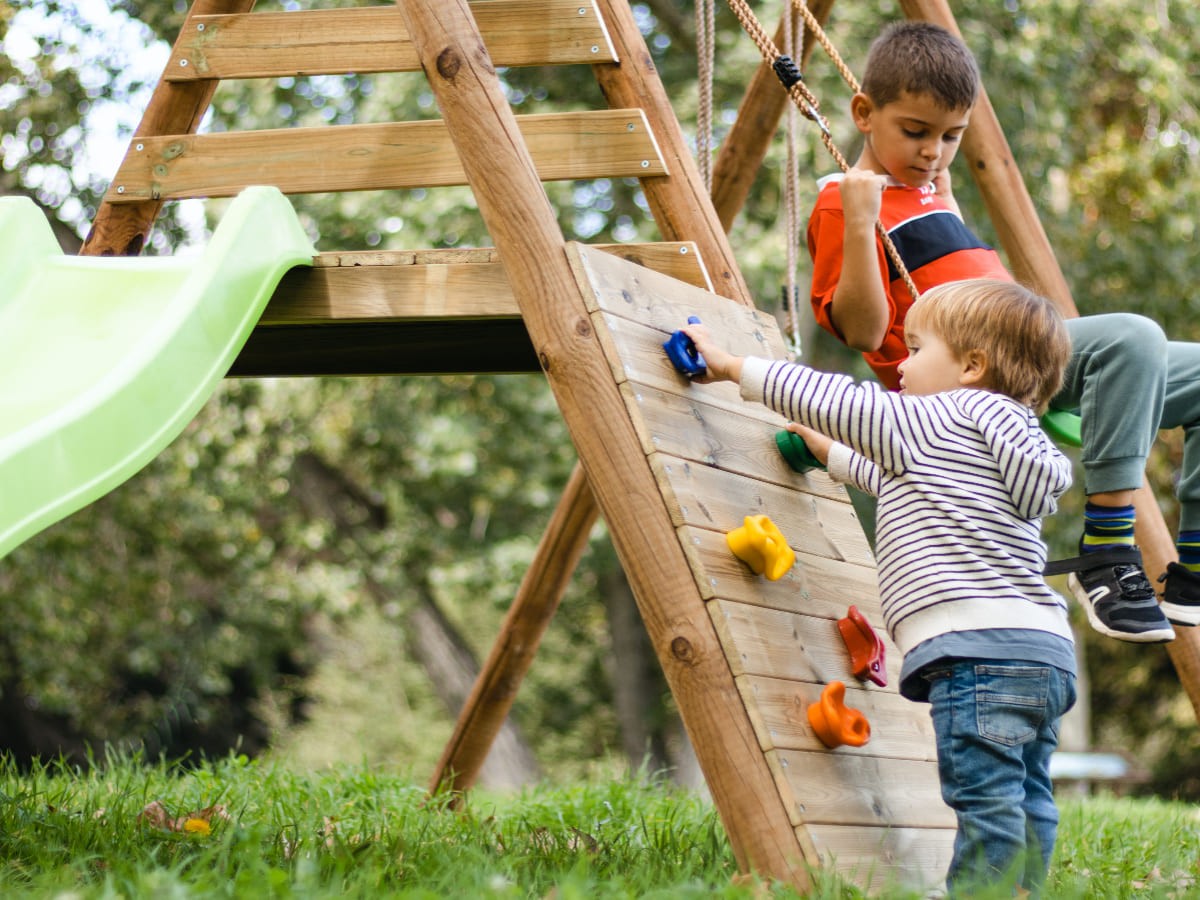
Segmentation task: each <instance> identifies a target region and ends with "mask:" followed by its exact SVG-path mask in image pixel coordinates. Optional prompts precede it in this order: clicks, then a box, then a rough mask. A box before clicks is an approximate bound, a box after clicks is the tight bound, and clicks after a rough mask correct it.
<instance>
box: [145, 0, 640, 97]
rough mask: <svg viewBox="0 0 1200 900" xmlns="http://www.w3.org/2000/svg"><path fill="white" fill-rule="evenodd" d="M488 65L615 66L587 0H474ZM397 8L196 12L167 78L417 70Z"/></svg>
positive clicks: (175, 51) (592, 5)
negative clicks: (225, 13)
mask: <svg viewBox="0 0 1200 900" xmlns="http://www.w3.org/2000/svg"><path fill="white" fill-rule="evenodd" d="M471 9H472V12H473V13H474V15H475V21H476V23H477V24H478V26H479V32H480V34H481V35H482V36H483V40H484V43H486V44H487V48H488V53H489V54H490V55H491V58H492V63H493V65H497V66H549V65H569V64H572V63H577V64H593V63H599V62H616V61H617V58H616V51H615V50H614V49H613V46H612V41H610V40H609V38H608V33H607V31H606V30H605V28H604V23H603V21H601V19H600V13H599V10H597V9H596V5H595V3H594V2H591V0H582V2H580V0H484V2H476V3H473V4H471ZM420 68H421V61H420V59H419V58H418V56H417V52H416V50H415V48H414V47H413V45H412V41H411V40H410V39H409V36H408V30H407V28H406V27H405V25H404V19H403V18H402V17H401V16H400V14H399V13H398V12H397V11H396V8H395V7H394V6H375V7H358V8H350V9H314V10H296V11H289V12H261V13H245V14H229V15H211V16H198V17H196V18H195V19H194V20H193V21H192V22H190V23H189V25H188V27H187V28H185V29H184V31H183V33H182V34H181V37H180V40H179V41H178V42H177V43H176V45H175V47H174V49H173V50H172V53H171V58H170V60H168V62H167V67H166V71H165V75H164V78H165V79H166V80H167V81H172V82H183V81H197V80H200V79H227V78H278V77H281V76H285V75H291V76H295V75H337V74H343V73H350V72H354V73H369V72H412V71H420Z"/></svg>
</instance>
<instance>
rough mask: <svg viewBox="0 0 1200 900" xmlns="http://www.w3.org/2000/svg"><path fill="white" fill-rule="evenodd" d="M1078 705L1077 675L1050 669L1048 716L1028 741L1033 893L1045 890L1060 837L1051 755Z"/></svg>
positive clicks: (1027, 884) (1028, 869) (1028, 882)
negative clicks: (1067, 717) (1065, 720)
mask: <svg viewBox="0 0 1200 900" xmlns="http://www.w3.org/2000/svg"><path fill="white" fill-rule="evenodd" d="M1074 705H1075V676H1073V675H1071V674H1069V673H1067V672H1064V671H1062V670H1061V669H1056V668H1053V667H1052V668H1051V669H1050V683H1049V692H1048V695H1047V698H1046V718H1045V719H1044V720H1043V721H1042V724H1041V727H1040V728H1039V729H1038V733H1037V737H1036V738H1034V739H1033V740H1032V741H1030V742H1029V743H1028V744H1025V745H1024V747H1025V757H1024V758H1025V823H1026V832H1027V834H1028V836H1029V837H1028V850H1027V851H1026V855H1025V880H1024V883H1023V885H1022V886H1023V887H1024V888H1025V889H1026V890H1028V891H1029V892H1030V893H1031V894H1032V895H1033V896H1035V897H1036V896H1038V895H1039V894H1040V893H1041V890H1042V886H1043V885H1044V884H1045V882H1046V873H1047V872H1049V871H1050V857H1051V856H1052V855H1053V854H1054V844H1055V841H1056V840H1057V838H1058V807H1057V806H1056V805H1055V803H1054V787H1053V785H1052V783H1051V781H1050V755H1051V754H1052V753H1053V752H1054V751H1055V750H1056V749H1057V748H1058V731H1059V726H1060V724H1061V722H1062V717H1063V716H1064V715H1065V714H1066V713H1067V711H1068V710H1070V709H1071V707H1072V706H1074Z"/></svg>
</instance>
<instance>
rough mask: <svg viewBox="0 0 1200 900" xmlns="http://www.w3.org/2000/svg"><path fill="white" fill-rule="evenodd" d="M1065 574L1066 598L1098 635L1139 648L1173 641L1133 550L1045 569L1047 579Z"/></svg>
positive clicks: (1111, 550)
mask: <svg viewBox="0 0 1200 900" xmlns="http://www.w3.org/2000/svg"><path fill="white" fill-rule="evenodd" d="M1064 572H1069V573H1070V574H1069V576H1068V577H1067V586H1068V587H1070V588H1071V593H1072V594H1074V595H1075V599H1077V600H1078V601H1079V605H1080V606H1082V607H1083V609H1084V612H1086V613H1087V617H1088V621H1089V622H1090V623H1091V625H1092V627H1093V628H1095V629H1096V630H1097V631H1098V632H1100V633H1101V634H1104V635H1108V636H1109V637H1113V638H1116V639H1117V640H1119V641H1132V642H1134V643H1138V644H1161V643H1163V642H1165V641H1170V640H1173V639H1174V637H1175V629H1173V628H1172V627H1171V623H1170V622H1168V621H1167V617H1166V615H1164V614H1163V611H1162V607H1160V606H1159V605H1158V598H1157V597H1155V596H1154V588H1153V587H1151V586H1150V581H1149V579H1147V578H1146V573H1145V572H1143V571H1142V554H1141V551H1140V550H1138V548H1137V547H1127V546H1123V545H1122V546H1114V547H1110V548H1108V549H1105V550H1097V551H1095V552H1094V553H1085V554H1083V555H1082V556H1077V557H1075V558H1074V559H1063V560H1059V561H1057V562H1052V563H1050V564H1049V565H1048V566H1046V574H1047V575H1062V574H1063V573H1064ZM1197 599H1198V600H1200V597H1198V598H1197ZM1197 608H1198V609H1200V607H1197Z"/></svg>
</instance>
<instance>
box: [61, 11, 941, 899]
mask: <svg viewBox="0 0 1200 900" xmlns="http://www.w3.org/2000/svg"><path fill="white" fill-rule="evenodd" d="M252 7H253V0H197V2H196V3H195V4H194V5H193V7H192V8H191V10H190V12H189V13H188V16H187V18H186V20H185V22H184V25H183V29H182V31H181V34H180V37H179V39H178V40H177V42H176V44H175V47H174V50H173V52H172V55H171V59H170V62H169V63H168V66H167V71H166V73H165V75H164V78H163V80H162V82H161V83H160V84H159V85H158V87H157V89H156V91H155V93H154V95H153V98H152V100H151V102H150V105H149V107H148V109H147V112H146V115H145V117H144V118H143V121H142V123H141V125H140V126H139V128H138V131H137V133H136V134H135V136H134V139H133V141H132V142H131V146H130V149H129V152H128V153H127V155H126V157H125V159H124V161H123V163H122V164H121V167H120V169H119V171H118V173H117V176H116V178H114V180H113V184H112V187H111V188H110V190H109V192H108V193H107V195H106V196H105V199H104V203H103V204H102V206H101V209H100V210H99V212H98V215H97V218H96V220H95V222H94V224H93V228H92V232H91V234H90V235H89V237H88V240H87V242H86V245H85V249H84V252H85V253H89V254H130V253H137V252H139V251H140V249H141V247H142V246H143V245H144V244H145V241H146V236H147V234H148V231H149V229H150V227H151V225H152V224H153V221H154V219H155V218H156V216H157V215H158V213H159V211H160V209H161V207H162V204H163V203H164V202H166V201H168V200H176V199H183V198H186V197H221V196H229V195H231V194H233V193H236V192H237V191H238V190H240V188H241V187H244V186H246V185H249V184H262V183H266V184H274V185H277V186H278V187H280V188H281V189H283V190H284V191H285V192H288V193H303V192H307V191H333V190H338V191H341V190H382V189H395V188H406V187H434V186H441V185H455V184H466V185H469V186H470V188H471V190H472V192H473V194H474V197H475V201H476V203H477V205H478V208H479V211H480V213H481V215H482V217H483V220H484V222H485V224H486V226H487V228H488V231H489V232H490V234H491V236H492V239H493V241H494V243H495V247H494V249H484V250H469V251H457V250H456V251H433V250H415V251H407V252H388V253H337V252H327V253H322V254H321V256H320V257H319V258H318V259H317V260H316V261H315V262H316V265H315V266H314V267H313V269H312V270H310V271H301V270H296V271H294V272H293V273H291V275H289V277H288V278H286V279H285V280H284V282H283V283H282V284H281V286H280V288H279V290H278V291H277V292H276V295H275V297H274V298H273V300H272V301H271V303H270V305H269V307H268V310H267V312H266V313H265V314H264V318H263V320H262V322H261V323H260V326H259V328H258V329H257V330H256V332H255V334H254V336H253V337H252V338H251V341H250V342H249V343H248V344H247V347H246V349H245V350H244V351H243V353H242V357H241V358H240V359H239V361H238V363H237V364H236V365H235V368H234V370H233V374H260V375H309V374H355V373H363V374H366V373H372V374H388V373H397V372H439V371H449V370H451V369H448V368H446V367H447V366H448V365H449V364H448V363H447V360H448V359H453V360H460V361H461V360H466V361H468V362H469V363H470V364H471V366H472V367H471V368H469V369H466V370H467V371H532V370H535V369H536V370H541V371H543V372H545V374H546V377H547V379H548V381H549V383H550V385H551V388H552V390H553V391H554V394H555V397H556V399H557V402H558V404H559V407H560V409H561V411H562V414H563V416H564V419H565V421H566V424H567V426H568V428H569V431H570V433H571V436H572V439H573V441H574V444H575V446H576V449H577V451H578V453H579V458H580V463H581V468H578V469H577V470H576V472H575V473H574V474H573V475H572V477H571V479H570V480H569V482H568V485H567V488H566V490H565V492H564V496H563V498H562V500H561V501H560V504H559V507H558V510H557V511H556V513H555V515H554V518H553V519H552V521H551V522H550V525H549V527H548V530H547V533H546V535H545V537H544V538H543V540H542V543H541V546H540V547H539V549H538V552H537V554H536V557H535V560H534V563H533V565H532V566H531V568H530V570H529V573H528V574H527V576H526V578H525V580H524V582H523V583H522V586H521V588H520V590H519V592H518V595H517V597H516V598H514V601H513V604H512V607H511V610H510V613H509V617H508V620H507V621H506V625H505V633H504V634H503V635H502V637H501V640H499V641H497V644H496V646H495V648H494V649H493V651H492V656H491V658H489V660H488V661H487V663H486V664H485V666H484V671H483V673H482V674H481V676H480V679H479V682H478V683H477V684H476V687H475V691H474V693H473V695H472V697H471V698H470V699H469V700H468V703H467V707H466V709H465V710H464V714H463V716H462V717H461V718H460V720H459V723H458V727H457V728H456V731H455V735H454V736H453V737H452V739H451V742H450V744H449V745H448V747H447V749H446V753H445V754H444V756H443V759H442V762H441V764H440V765H439V771H438V773H437V775H436V776H435V782H438V783H441V782H443V781H444V780H448V781H449V783H450V784H451V786H452V787H455V788H464V787H467V786H469V784H470V780H471V778H472V777H473V772H472V771H470V770H471V766H472V765H474V764H476V763H477V762H480V761H481V750H482V751H483V752H485V751H486V746H487V744H488V743H489V742H490V739H491V737H492V736H493V735H494V733H495V729H498V727H499V721H498V719H500V720H502V719H503V716H504V715H505V714H506V713H507V711H508V708H509V706H510V705H511V702H512V697H513V694H514V693H515V690H516V686H517V684H519V681H520V674H521V673H523V671H524V667H527V666H528V664H529V663H530V661H531V659H532V654H533V652H534V648H536V646H537V640H538V638H540V636H541V633H542V631H543V629H544V628H545V627H546V624H547V623H548V621H549V619H550V618H551V617H552V615H553V613H554V610H555V608H556V606H557V603H558V599H559V597H560V596H561V593H562V590H563V589H564V587H565V585H566V582H567V580H568V579H569V577H570V575H571V572H572V570H573V568H574V566H575V563H576V562H577V560H578V558H579V555H580V554H581V553H582V551H583V548H584V546H585V545H586V542H587V537H588V533H589V531H590V529H591V526H592V525H593V523H594V522H595V519H596V516H597V515H598V514H600V513H602V514H603V515H604V517H605V519H606V521H607V523H608V527H609V531H610V533H611V534H612V538H613V542H614V544H615V546H616V549H617V552H618V555H619V557H620V559H621V562H622V565H623V567H624V569H625V572H626V575H627V576H628V578H629V581H630V584H631V586H632V588H633V591H634V594H635V597H636V598H637V602H638V607H639V610H640V612H641V615H642V618H643V621H644V622H645V624H646V628H647V631H648V633H649V636H650V638H651V642H652V644H653V646H654V647H655V651H656V653H657V655H658V658H659V660H660V662H661V664H662V666H663V670H664V672H665V674H666V677H667V681H668V683H669V685H670V687H671V690H672V692H673V694H674V696H675V698H676V701H677V704H678V706H679V709H680V713H681V716H682V719H683V722H684V725H685V727H686V728H687V730H688V734H689V737H690V738H691V742H692V744H693V747H694V748H695V751H696V754H697V757H698V760H699V762H700V765H701V768H702V770H703V772H704V774H705V777H706V780H707V782H708V785H709V788H710V790H711V792H712V796H713V799H714V802H715V805H716V806H717V808H718V811H719V812H720V815H721V818H722V821H723V823H724V825H725V828H726V831H727V833H728V835H729V838H730V841H731V844H732V847H733V850H734V853H735V855H736V857H737V859H738V862H739V865H740V866H741V867H742V868H743V870H753V871H756V872H758V873H760V874H761V875H763V876H766V877H769V878H778V879H781V880H783V881H785V882H788V883H791V884H794V885H796V886H797V887H800V888H802V889H803V888H806V887H807V886H808V885H809V883H810V874H809V873H810V870H811V868H812V867H819V866H822V865H831V866H834V867H836V869H837V870H838V871H840V872H843V873H845V874H846V875H848V876H850V877H852V878H855V879H857V880H858V881H860V882H862V883H864V884H866V883H868V882H869V883H870V884H871V885H872V886H878V885H880V884H883V883H886V882H888V881H890V880H901V881H905V882H908V883H917V884H922V885H927V884H929V883H932V882H934V881H936V880H937V879H938V878H939V877H940V876H941V874H942V872H943V871H944V869H945V866H946V863H947V861H948V857H949V852H950V844H951V840H952V837H953V820H952V817H951V816H950V815H949V813H948V811H947V810H946V809H945V807H943V806H941V803H940V799H939V797H938V793H937V777H936V765H935V763H934V755H933V742H932V736H931V733H930V731H929V726H928V721H927V716H925V715H924V712H923V710H922V709H921V708H920V707H917V706H913V705H911V704H908V703H906V702H905V701H902V700H901V699H900V698H899V696H898V695H897V694H896V691H895V687H894V682H895V673H896V672H897V671H898V668H897V667H898V663H899V659H898V657H897V655H896V653H895V649H894V648H891V649H892V654H891V658H892V662H893V669H892V674H893V678H892V682H893V686H892V687H890V688H886V689H881V688H875V687H870V688H868V687H867V686H866V685H863V684H860V683H858V682H857V681H855V679H854V678H853V676H852V675H851V673H850V669H849V659H848V657H847V655H846V653H845V650H844V649H843V648H842V646H841V644H840V641H839V639H838V637H837V629H836V627H835V620H836V619H837V618H838V617H839V616H843V615H845V614H846V609H845V607H844V605H843V603H855V604H856V605H858V606H859V608H860V609H862V610H863V611H864V612H866V613H867V615H868V616H869V617H873V618H874V620H875V621H876V622H878V621H879V617H878V596H877V593H876V591H875V587H874V577H873V574H874V570H873V562H872V560H871V556H870V551H869V548H868V547H867V545H866V541H865V538H864V537H863V535H862V532H861V529H860V528H859V527H858V525H857V522H856V520H855V519H854V515H853V511H852V508H851V507H850V505H849V503H848V501H847V500H846V497H845V494H844V492H843V491H842V490H841V488H839V487H837V486H835V485H833V484H832V483H831V482H830V481H829V480H828V479H827V478H825V477H824V476H799V475H796V474H795V473H791V472H790V470H787V469H786V466H785V465H784V464H783V463H782V461H781V458H780V457H779V456H778V454H777V453H776V451H775V449H774V447H773V444H772V441H771V435H772V431H773V430H774V429H775V428H777V427H778V426H779V425H780V424H781V423H779V422H778V421H777V420H776V419H775V418H773V417H772V416H771V415H770V414H768V413H766V412H765V411H763V410H752V409H750V408H749V407H747V406H746V405H745V404H742V403H741V401H740V400H737V399H736V397H730V396H729V393H728V391H725V392H723V393H722V391H720V390H715V389H714V390H713V392H712V395H711V396H710V395H709V394H707V393H697V392H698V391H700V389H699V388H693V387H691V386H690V385H688V384H687V383H686V381H683V380H681V379H680V377H679V376H678V375H677V374H676V373H674V371H673V370H672V369H671V368H670V365H669V364H668V363H667V362H666V360H665V356H664V355H663V354H662V352H661V344H662V341H663V340H664V339H665V338H666V336H667V335H669V333H670V332H671V331H672V330H673V328H675V327H678V325H679V324H681V323H682V321H684V319H685V318H686V315H685V314H686V312H687V311H688V310H691V309H703V310H704V312H703V315H704V316H706V317H707V319H708V320H709V321H711V322H712V323H713V324H714V326H717V327H720V328H721V329H722V331H723V333H726V334H727V335H728V336H729V337H730V339H731V341H735V342H738V345H739V346H743V347H745V348H750V349H754V350H755V351H756V352H758V353H760V354H761V355H767V356H779V355H781V354H782V352H783V345H782V341H781V340H780V339H779V335H778V329H777V328H776V327H775V324H774V321H773V319H771V318H770V317H769V316H764V315H763V314H761V313H758V312H756V311H754V310H753V302H752V299H751V297H750V294H749V292H748V290H747V288H746V285H745V282H744V280H743V279H742V276H741V274H740V272H739V270H738V268H737V265H736V262H735V261H734V258H733V254H732V251H731V248H730V246H729V243H728V241H727V239H726V235H725V231H724V229H723V227H722V225H721V217H720V216H719V215H718V213H717V210H716V209H715V208H714V205H713V203H712V201H711V199H710V197H709V194H708V191H707V190H706V189H705V187H704V185H703V184H702V182H701V180H700V177H699V174H698V172H697V169H696V166H695V163H694V161H693V159H692V157H691V153H690V150H689V148H688V145H687V142H686V140H685V138H684V136H683V134H682V132H681V130H680V127H679V124H678V121H677V120H676V118H675V115H674V112H673V110H672V108H671V106H670V102H669V100H668V98H667V96H666V94H665V91H664V89H663V86H662V84H661V82H660V81H659V78H658V75H657V72H656V71H655V69H654V66H653V63H652V61H651V57H650V54H649V52H648V50H647V48H646V46H645V43H644V41H643V40H642V37H641V35H640V33H639V31H638V28H637V26H636V23H635V21H634V19H633V15H632V11H631V9H630V7H629V4H628V3H626V2H624V0H574V2H571V3H563V2H560V0H480V2H476V3H470V4H468V3H467V2H465V0H400V2H398V3H397V4H396V6H394V7H393V6H384V7H370V8H362V9H337V10H321V11H313V12H288V13H254V12H252ZM530 64H539V65H542V64H545V65H579V64H585V65H589V66H591V67H592V69H593V72H594V74H595V77H596V79H597V81H598V83H599V85H600V87H601V89H602V92H603V94H604V97H605V99H606V101H607V104H608V108H607V109H602V110H592V111H584V112H579V111H572V112H568V113H561V114H558V113H555V114H550V115H542V116H529V117H521V116H516V115H514V114H513V112H512V110H511V108H510V107H509V104H508V102H507V100H506V98H505V96H504V93H503V91H502V88H501V85H500V82H499V80H498V78H497V77H496V74H495V67H496V66H508V65H530ZM417 69H421V70H423V71H424V72H425V75H426V77H427V79H428V81H429V84H430V86H431V88H432V90H433V92H434V95H435V97H436V98H437V101H438V106H439V108H440V110H441V114H442V119H441V120H440V121H437V122H428V121H423V122H401V123H386V124H372V125H339V126H329V127H327V128H293V129H274V130H268V131H260V132H243V133H223V134H211V135H198V134H196V133H195V132H196V127H197V124H198V123H199V121H200V119H201V117H202V116H203V113H204V111H205V109H206V108H207V106H208V104H209V103H210V101H211V99H212V96H213V93H214V91H215V89H216V86H217V83H218V82H219V81H220V80H222V79H233V78H261V77H280V76H293V75H297V74H333V73H340V72H349V71H354V72H377V71H404V70H417ZM430 148H433V151H432V152H430ZM631 175H632V176H637V177H638V178H640V179H641V186H642V190H643V192H644V194H645V196H646V199H647V201H648V204H649V207H650V209H651V211H652V214H653V216H654V218H655V221H656V223H657V225H658V230H659V233H660V236H661V239H662V240H661V241H660V242H656V243H653V244H643V245H632V246H631V245H623V246H620V247H607V248H596V247H585V246H582V245H578V244H568V243H567V242H565V240H564V238H563V235H562V232H561V229H560V228H559V226H558V224H557V218H556V215H555V211H554V210H553V209H552V208H551V207H550V205H549V202H548V200H547V196H546V193H545V191H544V190H543V188H542V182H543V181H546V180H552V179H558V178H570V179H588V178H598V177H629V176H631ZM481 298H486V302H485V301H484V300H481ZM484 347H489V348H491V349H490V351H489V352H485V351H484V350H483V348H484ZM452 370H453V371H463V370H464V368H463V367H462V366H461V365H458V366H456V367H455V368H454V369H452ZM725 387H730V386H725ZM735 393H736V392H735ZM761 512H769V514H770V515H771V516H772V518H773V519H775V520H776V521H779V522H781V523H784V525H785V527H786V528H787V533H788V537H789V539H790V543H792V544H793V545H794V546H796V547H797V548H803V552H801V553H800V563H799V564H798V566H797V567H796V570H795V571H794V572H793V573H792V574H791V575H789V576H788V577H787V578H785V579H783V580H781V581H779V582H770V583H768V582H765V581H764V580H763V579H762V578H760V577H755V576H753V575H751V574H750V573H749V571H748V570H747V569H746V568H745V566H744V564H742V563H740V562H739V561H738V560H736V559H735V558H733V557H732V556H731V554H730V553H729V551H728V548H727V547H726V546H725V542H724V538H723V532H725V531H727V530H729V529H731V528H733V527H735V526H736V525H738V524H740V523H741V520H742V518H743V517H744V516H745V515H750V514H755V513H761ZM833 679H839V680H843V681H845V682H846V683H847V684H849V685H850V686H851V692H850V693H851V698H852V699H851V704H852V705H854V704H857V705H858V706H859V707H860V708H862V709H863V710H864V711H866V712H867V713H868V716H869V717H870V718H872V719H873V720H874V726H875V727H874V735H875V736H874V737H873V739H872V743H870V744H868V745H867V746H866V747H863V748H856V749H849V748H846V747H841V748H837V749H835V750H828V749H826V748H825V747H824V745H823V744H821V743H820V741H819V740H817V738H816V737H815V735H814V733H813V731H812V728H811V727H810V726H809V724H808V722H807V719H806V717H805V709H806V707H807V705H808V703H810V702H812V701H813V700H815V699H816V695H817V694H818V693H819V692H820V689H821V688H822V686H823V685H824V684H825V683H826V682H828V681H830V680H833Z"/></svg>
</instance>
